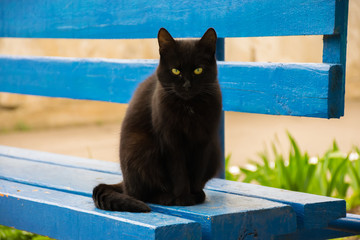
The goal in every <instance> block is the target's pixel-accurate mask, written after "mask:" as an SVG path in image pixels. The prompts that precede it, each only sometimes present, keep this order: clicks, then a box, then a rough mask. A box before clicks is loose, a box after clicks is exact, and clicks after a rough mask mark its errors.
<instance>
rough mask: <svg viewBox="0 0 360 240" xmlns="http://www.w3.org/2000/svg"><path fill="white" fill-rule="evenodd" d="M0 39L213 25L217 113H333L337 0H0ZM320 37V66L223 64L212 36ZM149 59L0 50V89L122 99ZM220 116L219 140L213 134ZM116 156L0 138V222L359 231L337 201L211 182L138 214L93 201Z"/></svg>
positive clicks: (338, 56)
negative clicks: (195, 195)
mask: <svg viewBox="0 0 360 240" xmlns="http://www.w3.org/2000/svg"><path fill="white" fill-rule="evenodd" d="M0 9H1V10H2V11H0V37H19V38H23V37H24V38H80V39H81V38H84V39H85V38H86V39H88V38H89V39H91V38H95V39H96V38H105V39H113V38H116V39H124V38H127V39H133V38H155V37H156V34H157V31H158V30H159V28H160V27H165V28H167V29H168V30H169V31H170V32H171V33H172V35H173V36H174V37H200V36H201V35H202V34H203V32H204V31H205V30H206V29H207V28H209V27H214V28H215V29H216V31H217V33H218V36H219V39H218V43H217V53H216V54H217V58H218V60H219V61H218V67H219V81H220V84H221V89H222V93H223V110H224V111H239V112H250V113H264V114H276V115H291V116H307V117H320V118H339V117H341V116H342V115H343V114H344V80H345V62H346V34H347V9H348V0H312V1H307V0H288V1H276V0H263V1H244V0H239V1H230V0H224V1H222V2H221V5H220V4H219V1H215V0H208V1H203V2H201V3H196V2H193V1H172V0H171V1H169V0H167V1H165V0H146V1H145V0H134V1H131V2H129V1H122V0H121V1H116V2H115V1H100V0H93V1H91V2H90V1H75V0H74V1H65V0H43V1H27V0H19V1H11V0H3V1H0ZM287 35H324V48H323V63H316V64H310V63H240V62H225V61H223V60H224V38H226V37H254V36H287ZM156 66H157V61H156V60H109V59H78V58H55V57H23V56H0V91H1V92H10V93H20V94H30V95H40V96H48V97H65V98H73V99H89V100H98V101H110V102H117V103H127V102H128V101H129V100H130V98H131V95H132V93H133V92H134V90H135V88H136V86H137V85H138V83H139V82H140V81H142V80H143V79H144V78H145V77H147V76H148V75H150V74H151V73H152V72H153V71H154V70H155V68H156ZM223 127H224V126H223V123H222V132H221V134H220V135H221V136H222V140H223V139H224V138H223ZM120 180H121V172H120V167H119V165H118V164H115V163H109V162H103V161H97V160H90V159H84V158H76V157H71V156H64V155H58V154H52V153H45V152H38V151H32V150H26V149H19V148H13V147H7V146H0V224H2V225H7V226H12V227H15V228H18V229H23V230H27V231H31V232H35V233H38V234H42V235H47V236H50V237H53V238H57V239H201V238H202V239H327V238H334V237H341V236H349V235H354V234H360V218H359V216H358V215H352V214H346V210H345V209H346V208H345V205H346V203H345V201H344V200H340V199H334V198H328V197H323V196H316V195H311V194H305V193H299V192H292V191H285V190H281V189H273V188H268V187H263V186H257V185H251V184H245V183H239V182H230V181H226V180H223V179H213V180H211V181H209V182H208V184H207V185H206V188H205V192H206V195H207V199H206V201H205V203H204V204H200V205H196V206H187V207H178V206H174V207H169V206H160V205H155V204H152V205H150V206H151V208H152V212H150V213H128V212H108V211H103V210H99V209H96V208H95V206H94V204H93V202H92V199H91V193H92V188H93V187H94V186H96V185H97V184H98V183H102V182H106V183H118V182H119V181H120Z"/></svg>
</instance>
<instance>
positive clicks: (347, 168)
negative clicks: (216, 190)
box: [240, 133, 360, 208]
mask: <svg viewBox="0 0 360 240" xmlns="http://www.w3.org/2000/svg"><path fill="white" fill-rule="evenodd" d="M287 135H288V139H289V142H290V151H289V156H288V158H285V157H284V155H283V154H282V153H280V152H279V147H278V141H275V142H273V143H272V145H271V146H272V155H270V154H269V153H268V152H267V151H266V150H264V151H263V152H261V153H259V157H260V159H261V161H260V162H259V161H253V160H250V161H249V164H250V165H248V166H247V167H245V168H240V170H241V173H242V175H241V176H240V177H241V179H242V181H244V182H256V183H259V184H261V185H264V186H270V187H276V188H282V189H288V190H293V191H301V192H307V193H313V194H319V195H325V196H331V197H338V198H343V199H346V200H347V205H348V208H352V207H354V206H357V205H359V204H360V200H359V199H360V159H359V154H360V151H359V148H355V147H354V150H353V151H352V152H351V153H349V154H344V153H342V152H341V151H340V150H339V147H338V145H337V143H336V141H334V142H333V145H332V147H331V148H330V149H329V150H328V151H327V152H326V153H325V154H324V155H323V156H322V157H311V158H310V157H309V154H308V153H307V152H301V150H300V148H299V146H298V144H297V142H296V141H295V139H294V138H293V137H292V136H291V134H290V133H288V134H287Z"/></svg>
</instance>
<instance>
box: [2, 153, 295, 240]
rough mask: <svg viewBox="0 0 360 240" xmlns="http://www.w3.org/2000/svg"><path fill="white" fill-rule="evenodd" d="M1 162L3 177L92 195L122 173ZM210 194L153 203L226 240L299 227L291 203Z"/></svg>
mask: <svg viewBox="0 0 360 240" xmlns="http://www.w3.org/2000/svg"><path fill="white" fill-rule="evenodd" d="M49 161H50V160H49ZM89 161H90V160H89ZM0 165H1V166H2V168H0V178H2V179H4V180H8V181H13V182H18V183H26V184H29V185H33V186H39V187H46V188H49V189H56V190H61V191H64V192H67V193H72V194H78V195H82V196H91V192H92V188H93V187H94V186H96V185H97V184H98V183H101V182H106V183H116V182H119V181H120V180H121V175H120V173H119V174H111V173H104V172H96V171H90V170H85V169H79V168H78V167H77V166H76V168H72V167H65V166H60V164H58V163H57V164H53V163H51V162H49V163H44V162H34V161H29V160H22V159H16V158H14V157H13V158H9V157H5V156H0ZM19 166H21V167H19ZM64 176H66V177H64ZM206 195H207V200H206V202H205V203H204V204H201V205H196V206H189V207H167V206H160V205H155V204H151V205H150V206H151V208H152V209H153V210H154V211H156V212H162V213H166V214H170V215H175V216H180V217H183V218H188V219H192V220H195V221H197V222H199V223H201V226H202V233H203V235H202V236H203V239H224V236H225V239H238V238H239V237H240V236H243V235H244V234H255V233H256V235H258V236H259V237H260V238H263V239H267V238H270V237H271V236H272V235H278V234H286V233H290V232H293V231H295V230H296V217H295V214H294V212H293V210H292V209H291V207H289V206H286V205H283V204H279V203H276V202H271V201H267V200H263V199H255V198H249V197H242V196H237V195H232V194H225V193H219V192H216V191H206ZM265 226H266V227H265ZM244 229H246V231H245V232H244Z"/></svg>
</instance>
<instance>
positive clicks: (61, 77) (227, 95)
mask: <svg viewBox="0 0 360 240" xmlns="http://www.w3.org/2000/svg"><path fill="white" fill-rule="evenodd" d="M157 64H158V61H155V60H109V59H76V58H54V57H13V56H0V80H1V85H0V91H3V92H12V93H21V94H32V95H41V96H49V97H66V98H75V99H89V100H100V101H110V102H118V103H128V102H129V100H130V98H131V96H132V94H133V92H134V90H135V89H136V87H137V85H138V84H139V83H140V82H141V81H143V80H144V79H145V78H146V77H148V76H149V75H150V74H152V73H153V72H154V70H155V69H156V66H157ZM218 67H219V81H220V85H221V90H222V93H223V109H224V110H225V111H239V112H250V113H264V114H275V115H292V116H307V117H321V118H332V117H340V114H341V113H342V112H343V105H341V104H339V102H338V101H337V100H336V99H342V98H343V97H344V92H343V91H342V89H341V88H339V86H341V84H342V80H341V76H342V68H341V66H340V65H336V64H310V63H304V64H300V63H299V64H295V63H294V64H293V63H286V64H285V63H240V62H222V61H220V62H219V63H218Z"/></svg>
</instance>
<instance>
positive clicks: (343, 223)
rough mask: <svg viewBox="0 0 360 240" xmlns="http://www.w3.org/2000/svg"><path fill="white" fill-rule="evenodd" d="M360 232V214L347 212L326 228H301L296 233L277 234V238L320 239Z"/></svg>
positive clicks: (294, 239)
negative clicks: (343, 216)
mask: <svg viewBox="0 0 360 240" xmlns="http://www.w3.org/2000/svg"><path fill="white" fill-rule="evenodd" d="M359 234H360V215H356V214H350V213H348V214H346V217H345V218H339V219H336V220H333V221H331V222H330V223H329V226H328V227H327V228H324V229H310V230H299V231H297V232H295V233H290V234H285V235H280V236H276V237H275V239H277V240H283V239H284V240H285V239H291V240H297V239H299V240H300V239H308V240H320V239H330V238H340V237H347V236H353V235H359Z"/></svg>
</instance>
